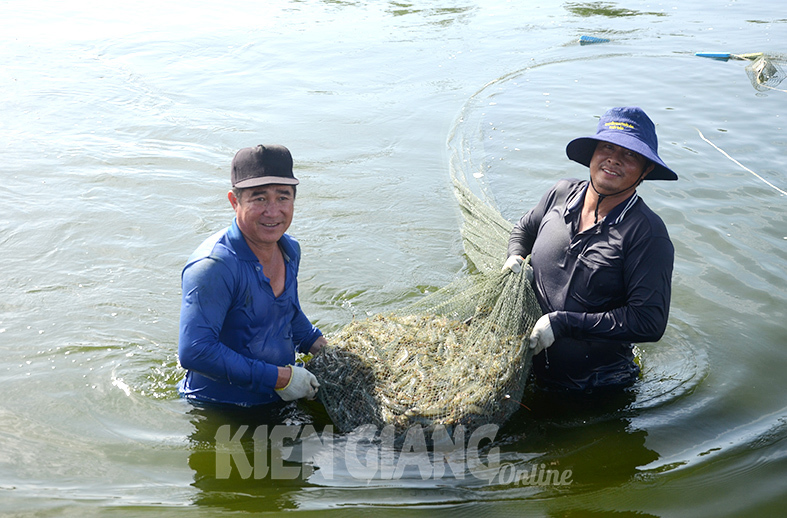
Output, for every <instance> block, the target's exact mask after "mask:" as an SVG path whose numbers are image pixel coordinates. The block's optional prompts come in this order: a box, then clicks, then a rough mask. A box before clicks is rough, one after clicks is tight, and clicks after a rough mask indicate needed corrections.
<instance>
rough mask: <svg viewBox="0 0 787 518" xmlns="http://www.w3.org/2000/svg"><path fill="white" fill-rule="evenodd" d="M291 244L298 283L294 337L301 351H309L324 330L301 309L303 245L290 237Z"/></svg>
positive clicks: (295, 297) (294, 273) (296, 287)
mask: <svg viewBox="0 0 787 518" xmlns="http://www.w3.org/2000/svg"><path fill="white" fill-rule="evenodd" d="M288 242H289V244H290V246H292V250H293V254H292V255H293V257H292V260H293V275H295V279H296V283H295V286H294V288H293V289H294V294H293V298H294V301H295V314H294V315H293V317H292V339H293V342H295V345H296V347H297V349H298V350H299V351H300V352H303V353H305V352H309V349H311V347H312V345H314V342H315V341H316V340H317V339H318V338H319V337H321V336H322V332H321V331H320V330H319V329H318V328H317V327H316V326H314V325H313V324H312V323H311V321H309V319H308V318H307V317H306V315H305V314H304V312H303V310H302V309H301V301H300V298H299V296H298V283H297V278H298V270H299V269H300V265H301V246H300V244H299V243H298V242H297V241H296V240H294V239H289V241H288Z"/></svg>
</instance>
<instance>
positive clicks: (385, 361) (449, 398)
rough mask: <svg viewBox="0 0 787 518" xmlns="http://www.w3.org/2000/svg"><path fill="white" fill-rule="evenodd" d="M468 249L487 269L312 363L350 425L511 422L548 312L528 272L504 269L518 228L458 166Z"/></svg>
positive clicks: (322, 395) (339, 336)
mask: <svg viewBox="0 0 787 518" xmlns="http://www.w3.org/2000/svg"><path fill="white" fill-rule="evenodd" d="M452 180H453V185H454V193H455V194H456V197H457V200H458V201H459V206H460V208H461V210H462V214H463V217H464V224H463V226H462V238H463V245H464V249H465V253H466V255H467V257H468V259H469V260H470V261H471V262H472V263H473V265H474V266H475V268H476V269H477V270H478V272H479V273H477V274H472V275H466V276H464V277H461V278H459V279H457V280H456V281H454V282H452V283H451V284H449V285H447V286H445V287H443V288H441V289H439V290H438V291H436V292H434V293H432V294H429V295H427V296H425V297H423V298H422V299H420V300H418V301H417V302H415V303H414V304H411V305H409V306H407V307H405V308H402V309H400V310H397V311H392V312H389V313H386V314H380V315H376V316H373V317H371V318H368V319H366V320H359V321H353V322H352V323H350V324H348V325H347V326H345V327H344V328H343V329H341V330H340V331H338V332H336V333H334V334H332V335H331V336H329V337H328V338H329V343H330V345H329V346H327V347H325V348H324V349H323V351H322V352H321V353H320V354H319V355H318V356H317V357H316V358H315V359H313V360H312V361H310V362H309V363H308V364H307V368H308V369H309V370H310V371H311V372H313V373H314V374H315V376H316V377H317V379H318V380H319V382H320V390H319V392H318V398H319V400H320V401H321V402H322V404H323V405H324V406H325V409H326V410H327V412H328V415H329V416H330V417H331V419H332V420H333V423H334V425H335V426H336V427H337V428H338V429H339V430H340V431H343V432H349V431H351V430H353V429H354V428H356V427H358V426H361V425H366V424H372V425H375V426H378V427H383V426H386V425H394V426H395V429H396V431H397V432H398V433H402V432H404V431H405V430H406V429H407V428H409V427H411V426H413V425H421V426H424V427H427V428H428V427H433V426H434V425H444V426H446V427H449V426H454V425H463V426H465V427H468V428H470V429H474V428H475V427H478V426H481V425H485V424H498V425H501V424H503V423H504V422H505V421H506V420H507V419H508V418H509V417H510V416H511V415H512V414H513V413H514V412H515V411H516V410H517V408H518V406H519V405H518V402H519V400H520V399H521V398H522V392H523V390H524V387H525V383H526V381H527V376H528V373H529V371H530V364H531V356H532V353H531V350H530V348H529V347H528V342H527V337H528V336H529V334H530V331H531V330H532V328H533V325H534V324H535V322H536V320H538V318H539V317H540V316H541V310H540V307H539V305H538V302H537V301H536V298H535V294H534V293H533V289H532V287H531V286H530V283H529V282H528V281H527V279H526V276H525V274H524V268H523V270H522V273H518V274H515V273H513V272H511V271H507V272H506V273H502V272H501V271H500V270H501V267H502V265H503V261H504V260H505V256H506V249H507V245H508V237H509V234H510V232H511V228H512V225H511V223H509V222H508V221H506V220H505V219H504V218H503V217H502V216H501V215H500V214H499V213H498V212H497V211H496V210H495V209H494V208H492V207H491V206H490V205H487V204H485V203H484V202H483V201H481V200H480V199H479V198H478V197H477V196H475V194H473V193H472V191H471V190H470V189H469V188H468V186H467V185H466V182H463V181H462V179H461V178H460V177H457V176H456V172H455V171H454V170H452Z"/></svg>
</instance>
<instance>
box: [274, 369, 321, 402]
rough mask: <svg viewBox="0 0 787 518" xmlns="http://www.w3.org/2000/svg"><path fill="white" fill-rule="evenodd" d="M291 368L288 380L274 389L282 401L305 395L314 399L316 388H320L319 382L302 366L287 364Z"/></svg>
mask: <svg viewBox="0 0 787 518" xmlns="http://www.w3.org/2000/svg"><path fill="white" fill-rule="evenodd" d="M287 367H289V368H290V370H292V374H291V375H290V381H289V382H288V383H287V386H285V387H284V388H280V389H276V393H277V394H279V397H280V398H282V399H283V400H284V401H292V400H294V399H300V398H302V397H305V398H307V399H314V398H315V397H316V396H317V389H318V388H320V382H319V381H317V378H315V377H314V374H312V373H311V372H309V371H307V370H306V369H304V368H303V367H296V366H294V365H287Z"/></svg>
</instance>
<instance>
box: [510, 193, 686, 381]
mask: <svg viewBox="0 0 787 518" xmlns="http://www.w3.org/2000/svg"><path fill="white" fill-rule="evenodd" d="M587 188H588V182H587V181H580V180H561V181H560V182H558V183H557V184H556V185H555V186H554V187H553V188H552V189H550V191H549V192H547V193H546V194H545V195H544V197H543V198H542V199H541V201H540V202H539V203H538V204H537V205H536V206H535V207H534V208H533V209H532V210H531V211H529V212H528V213H527V214H525V215H524V216H523V217H522V219H521V220H520V221H519V222H518V224H517V225H516V226H515V227H514V229H513V231H512V232H511V237H510V240H509V245H508V255H521V256H522V257H526V256H527V255H528V254H532V256H531V265H532V267H533V274H534V284H535V291H536V296H537V298H538V300H539V302H540V304H541V307H542V310H543V311H544V313H545V314H549V315H550V322H551V325H552V329H553V332H554V334H555V338H556V340H555V343H554V344H553V345H552V346H551V347H550V348H548V349H547V350H546V351H545V353H544V354H539V355H537V356H536V357H535V358H534V363H533V370H534V372H535V374H536V376H537V378H539V380H540V381H543V382H544V384H546V385H554V386H558V387H564V388H570V389H580V390H587V389H592V388H594V387H597V386H605V385H619V384H627V383H630V382H631V381H633V380H634V379H635V378H636V376H637V374H638V372H639V369H638V367H637V366H636V364H634V362H633V354H632V352H631V348H632V345H631V343H632V342H654V341H657V340H659V339H660V338H661V336H662V335H663V333H664V330H665V329H666V326H667V318H668V314H669V304H670V294H671V283H672V266H673V260H674V248H673V246H672V242H671V241H670V238H669V235H668V233H667V229H666V227H665V225H664V223H663V222H662V221H661V218H659V216H658V215H656V214H655V213H654V212H653V211H652V210H651V209H650V208H648V207H647V205H645V202H644V201H643V200H642V199H641V198H640V197H639V196H638V195H637V194H636V193H635V194H633V195H632V196H630V197H629V198H628V199H626V200H625V201H623V202H621V203H620V204H618V205H617V206H616V207H615V208H613V209H612V211H611V212H610V213H609V214H608V215H607V216H606V217H605V218H604V219H603V220H602V221H601V222H600V223H599V224H597V225H594V226H593V227H591V228H590V229H587V230H585V231H584V232H578V229H579V219H580V215H581V209H582V204H583V202H584V197H585V193H586V191H587Z"/></svg>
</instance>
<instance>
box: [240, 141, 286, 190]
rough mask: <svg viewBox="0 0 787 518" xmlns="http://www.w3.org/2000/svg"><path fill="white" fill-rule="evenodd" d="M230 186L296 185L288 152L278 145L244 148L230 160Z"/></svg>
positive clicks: (241, 187) (242, 187)
mask: <svg viewBox="0 0 787 518" xmlns="http://www.w3.org/2000/svg"><path fill="white" fill-rule="evenodd" d="M231 176H232V186H233V187H237V188H239V189H246V188H248V187H258V186H260V185H268V184H283V185H298V183H299V182H298V179H297V178H295V176H294V175H293V174H292V155H291V154H290V150H289V149H287V148H286V147H284V146H280V145H278V144H271V145H265V146H263V145H259V146H254V147H246V148H243V149H241V150H240V151H238V152H237V153H236V154H235V158H233V159H232V175H231Z"/></svg>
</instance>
